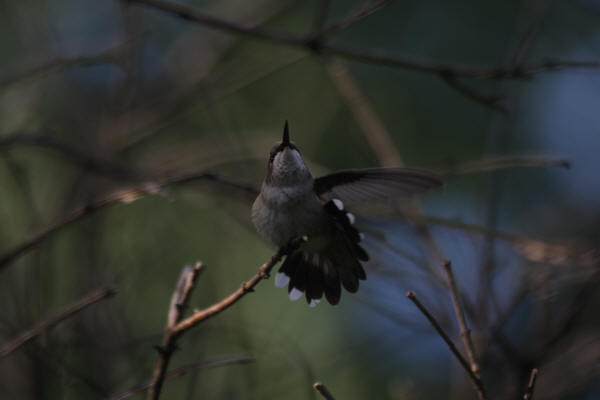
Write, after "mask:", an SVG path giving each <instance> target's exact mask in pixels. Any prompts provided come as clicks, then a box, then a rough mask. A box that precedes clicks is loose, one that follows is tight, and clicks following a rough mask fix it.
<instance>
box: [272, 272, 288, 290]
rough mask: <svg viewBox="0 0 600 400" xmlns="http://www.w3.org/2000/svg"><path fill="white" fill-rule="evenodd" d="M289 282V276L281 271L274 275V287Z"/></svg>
mask: <svg viewBox="0 0 600 400" xmlns="http://www.w3.org/2000/svg"><path fill="white" fill-rule="evenodd" d="M289 282H290V277H289V276H287V275H286V274H284V273H283V272H278V273H277V275H275V287H278V288H282V287H284V286H285V285H287V284H288V283H289Z"/></svg>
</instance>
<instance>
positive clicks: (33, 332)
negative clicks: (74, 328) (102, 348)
mask: <svg viewBox="0 0 600 400" xmlns="http://www.w3.org/2000/svg"><path fill="white" fill-rule="evenodd" d="M115 294H116V290H115V289H114V288H110V287H106V288H102V289H98V290H96V291H94V292H92V293H90V294H88V295H86V296H85V297H83V298H82V299H80V300H78V301H77V302H75V303H73V304H71V305H70V306H68V307H67V308H66V309H65V310H64V311H63V312H61V313H59V314H57V315H54V316H52V317H49V318H47V319H45V320H43V321H41V322H39V323H38V324H37V325H36V326H34V327H33V328H31V329H28V330H27V331H25V332H23V333H21V334H20V335H19V336H18V337H17V338H15V339H13V340H11V341H10V342H9V343H8V344H6V345H5V346H4V347H3V348H2V349H1V350H0V359H1V358H4V357H6V356H7V355H9V354H10V353H12V352H13V351H15V350H17V349H18V348H19V347H21V346H23V345H24V344H26V343H28V342H30V341H31V340H33V339H35V338H36V337H38V336H39V335H41V334H43V333H45V332H46V331H48V330H49V329H51V328H53V327H55V326H56V325H58V324H59V323H61V322H62V321H64V320H66V319H68V318H70V317H72V316H73V315H75V314H77V313H78V312H80V311H82V310H84V309H85V308H87V307H89V306H91V305H92V304H95V303H97V302H99V301H101V300H104V299H106V298H109V297H111V296H114V295H115Z"/></svg>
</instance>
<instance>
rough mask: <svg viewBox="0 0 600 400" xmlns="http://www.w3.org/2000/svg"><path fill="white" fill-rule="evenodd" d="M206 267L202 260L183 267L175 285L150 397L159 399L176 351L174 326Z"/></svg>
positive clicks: (151, 384)
mask: <svg viewBox="0 0 600 400" xmlns="http://www.w3.org/2000/svg"><path fill="white" fill-rule="evenodd" d="M203 268H204V264H203V263H202V262H197V263H196V265H195V266H194V268H190V267H189V266H186V267H184V268H183V271H182V272H181V275H180V276H179V281H178V282H177V285H176V286H175V290H174V291H173V295H172V296H171V304H170V306H169V312H168V317H167V329H166V330H165V336H164V338H163V343H162V346H161V347H159V348H157V350H158V354H159V359H158V362H157V363H156V367H155V368H154V373H153V374H152V382H151V383H150V385H149V390H148V399H158V397H159V395H160V391H161V389H162V385H163V382H164V380H165V376H166V373H167V367H168V365H169V361H170V359H171V355H172V354H173V352H174V351H175V348H176V345H175V341H176V340H177V334H176V333H174V332H173V328H174V326H175V325H176V324H177V323H178V322H179V320H180V318H181V315H182V312H183V309H184V308H185V306H186V305H187V302H188V300H189V296H190V294H191V293H192V290H193V289H194V285H195V283H196V278H197V277H198V274H199V273H200V271H201V270H202V269H203Z"/></svg>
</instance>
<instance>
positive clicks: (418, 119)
mask: <svg viewBox="0 0 600 400" xmlns="http://www.w3.org/2000/svg"><path fill="white" fill-rule="evenodd" d="M384 3H389V4H382V6H381V7H380V9H377V10H375V12H373V13H372V14H370V15H364V16H360V13H358V14H357V10H358V11H360V10H364V9H365V8H368V7H369V5H372V4H376V2H373V3H369V2H361V1H331V2H327V1H321V2H314V1H308V2H303V1H275V0H260V1H242V0H227V1H187V2H186V3H185V4H187V5H190V6H193V8H194V9H195V10H197V11H198V12H201V13H205V14H207V15H211V16H214V17H216V18H218V19H224V20H226V21H234V22H235V23H234V24H233V25H236V24H241V25H243V26H247V27H254V26H259V27H261V28H264V29H268V32H275V37H270V38H267V40H264V39H261V38H256V37H254V36H253V34H252V33H236V32H232V31H231V30H230V29H229V28H231V26H229V28H227V27H226V29H214V27H212V28H211V27H207V26H206V25H205V24H198V23H195V22H191V21H187V20H185V19H183V18H181V17H178V16H176V15H173V14H169V13H166V12H164V11H160V10H157V9H154V8H150V7H148V6H146V5H141V4H136V3H135V2H132V3H127V2H118V1H85V0H74V1H68V0H66V1H60V0H48V1H44V0H28V1H19V2H17V1H0V54H1V57H2V58H1V59H2V67H1V68H0V260H2V261H1V262H0V339H1V341H0V352H1V351H2V348H3V347H4V346H6V345H8V344H9V343H10V342H11V341H12V340H15V339H16V338H18V337H19V335H20V334H22V333H23V332H27V331H28V330H29V329H31V328H32V327H35V326H37V325H38V324H40V323H41V322H43V321H46V320H47V319H48V318H49V317H51V316H53V315H58V314H60V313H61V312H63V311H64V310H65V308H67V307H68V305H69V304H72V303H74V302H76V301H77V300H78V299H80V298H84V297H86V296H88V295H89V294H90V293H92V292H94V291H95V290H96V289H98V288H101V287H106V286H114V287H115V288H116V290H117V295H116V296H115V297H113V298H111V299H107V300H102V301H100V302H98V303H97V304H93V305H91V306H90V307H89V308H86V309H85V310H82V311H80V312H78V313H76V314H74V315H71V316H70V317H69V318H67V319H65V320H64V321H62V322H60V323H59V324H57V325H56V326H55V327H53V328H51V329H50V328H48V329H45V328H44V329H42V330H41V331H40V332H41V334H40V335H39V336H37V337H36V338H34V339H33V340H31V341H30V342H29V343H27V344H25V345H23V346H21V347H19V348H18V349H16V350H15V351H13V352H11V353H10V354H7V355H5V356H3V357H2V358H0V397H1V398H7V399H9V398H10V399H57V398H61V399H95V398H107V397H110V396H111V395H116V394H118V393H121V392H123V391H126V390H127V389H129V388H131V387H133V386H135V385H137V384H140V383H144V382H146V381H148V380H149V379H150V378H151V374H152V370H153V368H154V364H155V362H156V360H157V353H156V351H155V350H153V345H156V344H159V343H160V342H161V340H162V335H163V331H164V327H165V321H166V315H167V309H168V304H169V301H170V298H171V293H172V292H173V288H174V286H175V283H176V282H177V279H178V276H179V274H180V271H181V269H182V267H183V266H184V265H186V264H192V263H193V262H195V261H196V260H203V261H204V262H205V263H206V265H207V267H206V269H205V271H204V272H203V273H202V275H201V276H200V278H199V279H198V282H197V287H196V289H195V292H194V295H193V297H192V298H191V302H190V305H191V306H192V307H198V308H202V307H204V306H207V305H210V304H212V303H214V302H216V301H218V300H220V299H222V298H223V297H225V296H226V295H228V294H229V293H231V292H232V291H234V290H236V289H237V288H238V287H239V285H240V283H241V282H242V281H244V280H246V279H248V278H250V277H251V276H252V275H253V274H254V273H256V270H257V268H258V266H260V265H261V264H262V263H263V262H264V261H266V260H267V259H268V257H269V256H270V255H271V254H272V253H273V252H274V251H275V249H274V248H273V247H272V246H270V245H269V244H267V243H265V242H264V241H263V240H262V239H261V238H260V237H259V236H258V235H257V234H256V233H255V231H254V228H253V227H252V224H251V222H250V218H249V210H250V205H251V203H252V200H253V197H254V196H253V194H252V193H251V191H248V190H243V189H241V188H240V187H239V185H238V184H239V183H244V184H249V185H251V186H253V187H258V186H259V184H260V182H261V180H262V177H263V175H264V171H265V165H266V160H267V156H268V151H269V149H270V147H271V145H272V144H273V143H274V142H275V141H276V140H278V139H279V138H280V136H281V130H282V126H283V122H284V120H286V119H287V120H289V123H290V129H291V136H292V139H293V140H294V141H295V142H296V143H297V145H298V146H299V147H300V149H301V150H302V153H303V156H304V158H305V160H306V161H307V163H308V164H309V165H310V167H311V170H312V172H313V174H314V175H320V174H323V173H326V172H328V171H333V170H336V169H343V168H356V167H369V166H378V165H398V164H400V163H402V164H405V165H410V166H420V167H426V168H430V169H433V170H435V171H438V172H439V173H441V174H444V175H445V176H446V179H445V180H446V185H445V188H444V189H443V190H441V191H439V192H436V193H432V194H429V195H427V196H425V197H424V198H423V199H421V200H420V209H421V211H422V213H423V215H425V216H427V217H435V218H426V219H425V221H426V222H427V223H428V226H429V232H430V234H431V237H432V238H433V241H434V243H436V244H437V245H438V246H439V247H440V248H441V252H442V253H443V257H445V258H448V259H450V260H452V263H453V271H454V275H455V279H456V281H457V286H458V292H459V295H460V298H461V302H462V304H463V305H464V309H465V313H466V316H467V322H468V325H469V326H470V327H471V328H472V330H473V332H472V337H473V342H474V347H475V353H476V357H477V360H478V361H479V364H480V367H481V370H482V379H483V382H484V384H485V385H486V389H487V392H488V394H489V396H488V397H489V398H491V399H509V398H510V399H516V398H522V396H523V393H524V390H525V387H526V385H527V379H528V378H529V374H530V371H531V369H532V368H533V367H537V368H538V369H539V376H538V380H537V383H536V386H535V398H536V399H595V398H599V397H600V385H599V384H598V377H599V375H600V331H599V329H598V328H599V323H600V320H599V318H598V313H597V309H598V305H599V302H600V298H599V296H598V290H597V288H598V283H599V280H598V265H599V264H598V263H599V260H598V259H599V256H598V250H597V249H598V244H599V240H598V238H599V230H598V226H599V225H598V222H599V221H600V218H599V217H600V183H599V178H598V168H599V165H600V164H599V162H598V152H599V150H600V139H599V138H600V135H599V131H598V129H599V126H600V113H599V112H598V111H599V110H600V108H599V106H600V71H599V70H598V65H597V64H594V65H588V67H591V68H585V67H584V66H582V65H580V64H576V65H573V64H570V65H566V62H571V61H576V62H588V61H589V62H592V63H593V62H595V61H600V56H599V54H600V2H598V1H595V0H580V1H486V2H482V1H468V0H462V1H451V2H450V1H399V0H398V1H391V2H384ZM168 4H175V3H168ZM177 4H184V3H183V2H182V3H177ZM320 16H322V17H323V18H321V17H320ZM339 21H346V22H348V23H347V24H343V26H339V29H336V30H330V31H328V30H327V27H331V26H332V25H334V26H338V25H335V24H337V23H338V22H339ZM323 27H325V31H326V33H327V34H326V35H324V36H320V35H318V33H320V32H321V28H323ZM311 33H313V34H314V33H316V34H317V35H316V36H315V37H317V38H319V40H316V41H312V42H311V41H308V40H307V41H305V42H301V43H299V44H297V45H289V44H286V43H282V40H281V39H282V38H281V37H280V35H292V36H293V37H294V38H300V39H302V40H304V39H305V38H309V37H311V36H309V35H311ZM278 35H279V36H278ZM267 36H269V35H267ZM271 36H272V35H271ZM286 37H287V36H286ZM283 39H285V38H283ZM283 41H285V40H283ZM311 45H312V47H311ZM320 45H323V47H320ZM341 48H350V49H352V50H354V51H355V52H358V53H361V52H377V54H379V55H381V54H384V55H386V56H389V57H391V58H394V57H395V60H396V61H398V59H401V60H405V59H407V60H408V61H409V64H410V65H390V64H392V63H391V62H388V63H387V65H384V64H386V63H382V62H380V61H381V60H379V61H378V60H373V57H369V55H367V57H362V59H361V60H357V59H356V58H348V57H340V56H339V55H340V54H339V53H340V49H341ZM336 54H337V55H336ZM370 55H371V56H372V55H373V54H370ZM559 66H560V68H555V67H559ZM413 67H429V68H425V70H417V69H419V68H417V69H415V68H413ZM537 67H540V68H537ZM465 68H466V69H467V70H468V71H467V72H468V73H467V74H466V76H464V75H460V74H456V73H455V72H457V71H459V70H461V71H462V70H463V69H465ZM420 69H423V68H420ZM496 69H499V70H500V72H498V71H496ZM490 71H491V72H490ZM494 71H496V73H494ZM502 71H503V73H501V72H502ZM507 75H509V76H507ZM498 78H499V79H498ZM531 156H535V157H533V158H532V157H531ZM564 160H568V161H569V163H570V164H571V168H570V169H566V168H563V167H560V165H562V164H564ZM490 165H491V166H495V167H494V168H491V167H490ZM524 165H526V166H528V167H527V168H526V167H524ZM557 165H558V166H557ZM486 166H487V167H490V168H485V167H486ZM499 167H502V168H500V169H499ZM508 167H510V168H508ZM490 169H492V170H490ZM205 171H210V172H211V173H214V174H217V177H218V178H219V179H218V181H217V182H215V181H214V180H212V181H211V180H207V179H194V180H191V181H186V182H184V183H179V184H165V185H164V188H163V189H162V191H161V192H160V193H159V195H151V194H149V195H146V194H141V195H139V196H133V197H132V196H131V195H129V196H122V195H118V196H116V197H114V196H113V197H112V199H113V200H115V199H116V201H112V202H109V203H108V204H107V205H106V206H104V205H103V204H100V203H98V202H99V201H101V199H105V198H107V196H110V195H111V194H113V193H115V191H118V190H121V189H123V188H130V187H132V185H137V184H139V183H142V182H152V183H153V184H154V186H152V187H153V188H155V189H156V188H157V187H158V185H159V184H162V183H165V182H169V181H170V180H173V179H175V177H178V176H181V175H182V174H191V175H197V174H201V173H203V172H205ZM450 175H451V176H450ZM200 177H202V175H200ZM227 182H234V183H235V185H233V186H232V185H228V184H227ZM119 193H123V192H119ZM134 197H135V198H134ZM86 204H87V205H89V207H87V208H86V207H85V205H86ZM98 205H101V206H102V207H101V208H100V209H98V210H95V208H94V206H98ZM82 206H84V208H78V207H82ZM73 210H79V212H81V215H78V216H77V218H75V219H74V220H73V221H70V220H69V219H68V218H69V215H71V214H70V213H71V212H72V211H73ZM79 217H81V218H79ZM360 222H361V223H362V226H363V229H364V231H365V232H366V233H367V239H366V244H367V250H369V251H370V253H371V254H372V256H373V259H374V260H373V262H371V263H370V264H369V265H368V266H367V274H368V276H369V279H368V280H367V281H366V282H364V283H361V290H360V291H359V292H358V293H357V294H355V295H350V294H348V293H344V294H343V296H342V302H341V304H340V305H338V306H336V307H331V306H329V305H328V304H324V303H322V304H320V305H318V306H317V307H316V308H309V307H308V306H307V305H306V302H304V301H303V300H300V301H297V302H295V303H292V302H290V301H289V300H288V299H287V296H286V293H285V291H284V290H281V289H276V288H274V287H273V283H272V280H269V281H267V282H264V283H262V284H260V285H259V286H258V287H257V290H256V292H255V293H253V294H250V295H248V296H246V297H245V298H243V299H242V300H241V301H240V302H239V303H237V304H235V305H234V306H233V307H232V308H231V309H228V310H226V311H225V312H224V313H223V314H220V315H218V316H216V317H215V318H213V319H211V320H209V321H206V322H205V323H203V324H201V325H199V326H197V327H196V328H194V329H192V330H191V331H189V332H188V333H186V334H185V335H184V336H182V337H181V338H180V340H179V343H178V344H179V348H180V351H178V352H176V353H175V354H174V356H173V359H172V362H171V366H170V367H171V368H177V367H181V366H185V365H189V364H190V363H197V362H212V361H217V362H227V361H228V360H229V361H231V359H232V357H252V358H253V361H252V362H251V363H249V364H244V365H226V366H222V367H219V368H200V369H198V368H189V369H188V370H187V372H188V373H187V374H186V375H185V376H183V377H179V378H176V379H173V380H170V381H168V382H166V383H165V388H164V391H163V398H166V399H195V398H206V399H211V398H214V399H234V398H235V399H271V398H278V399H307V398H309V399H312V398H317V397H318V396H319V395H318V394H317V393H316V392H315V391H314V390H313V389H312V384H313V383H314V382H315V381H317V380H322V381H323V382H325V384H326V385H327V386H328V388H329V389H330V390H331V392H332V393H333V394H334V395H335V397H336V398H338V399H367V398H368V399H376V398H389V399H440V398H444V399H468V398H477V397H476V392H475V391H474V390H473V387H472V385H471V383H470V381H469V379H468V377H467V374H466V373H465V371H464V370H463V369H462V368H461V366H460V364H459V363H458V362H457V360H456V359H455V358H454V357H453V356H452V354H451V353H450V351H449V349H448V347H447V346H446V345H445V344H444V342H443V341H442V339H441V338H440V336H439V335H437V334H436V333H435V331H434V330H433V329H432V327H431V326H430V325H429V324H428V322H427V320H426V319H425V318H424V316H423V315H422V314H420V313H419V311H418V310H417V308H416V307H415V306H414V304H412V303H411V302H410V301H409V300H408V299H406V297H405V293H406V292H407V291H408V290H414V291H416V292H417V296H418V298H419V299H420V300H421V302H422V303H423V304H425V305H426V306H427V308H428V309H429V310H430V311H431V312H432V313H433V314H434V315H435V316H436V318H437V319H438V320H439V322H440V324H441V325H442V326H443V327H444V329H446V331H447V332H448V333H449V335H450V337H451V339H452V340H453V341H454V342H455V343H456V344H457V346H458V347H459V349H460V350H461V351H462V352H463V353H464V346H463V342H462V338H461V335H460V329H459V327H458V323H457V321H456V316H455V314H454V310H453V307H452V303H451V297H450V292H449V290H448V288H447V286H446V284H445V282H446V280H445V276H444V274H443V270H442V267H441V264H440V260H439V258H438V257H437V256H436V254H434V252H433V251H432V250H431V247H430V246H429V245H430V243H429V242H428V240H427V239H426V236H423V235H422V234H419V233H417V232H416V231H415V229H414V228H413V227H412V224H410V223H407V222H406V220H405V219H403V217H402V215H401V213H400V212H398V211H396V212H391V213H390V210H384V212H381V210H379V212H378V213H377V216H374V214H373V213H371V214H370V216H369V217H368V218H364V219H362V220H361V221H360ZM54 224H58V225H54ZM52 226H60V229H59V230H57V231H51V232H48V231H46V230H47V229H48V228H49V227H52ZM499 231H500V233H499ZM40 232H41V233H42V234H41V235H39V236H34V235H36V233H40ZM502 232H504V233H502ZM506 232H509V233H506ZM32 237H33V238H34V240H33V241H32V242H31V246H30V247H28V248H26V249H24V250H23V251H22V252H18V251H17V250H18V249H19V246H20V245H21V244H22V243H26V241H27V240H28V239H29V238H32ZM138 396H139V397H142V395H138Z"/></svg>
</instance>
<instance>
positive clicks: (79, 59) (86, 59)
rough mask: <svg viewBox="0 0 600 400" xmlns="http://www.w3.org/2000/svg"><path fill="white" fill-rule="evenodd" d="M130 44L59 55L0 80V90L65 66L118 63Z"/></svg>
mask: <svg viewBox="0 0 600 400" xmlns="http://www.w3.org/2000/svg"><path fill="white" fill-rule="evenodd" d="M130 45H131V43H130V42H126V43H121V44H118V45H116V46H114V47H112V48H109V49H108V50H105V51H103V52H102V53H99V54H94V55H81V56H75V57H59V58H56V59H54V60H51V61H48V62H46V63H45V64H41V65H38V66H36V67H33V68H30V69H28V70H25V71H24V72H21V73H19V74H18V75H15V76H11V77H9V78H6V79H4V80H2V81H0V90H3V89H6V88H7V87H9V86H11V85H15V84H19V83H23V82H28V81H30V80H32V79H35V78H38V77H42V76H45V75H48V74H50V73H52V72H55V71H58V70H60V69H61V68H65V67H87V66H92V65H98V64H118V62H119V61H120V59H121V58H122V57H123V54H124V51H125V50H126V49H127V47H129V46H130Z"/></svg>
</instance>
